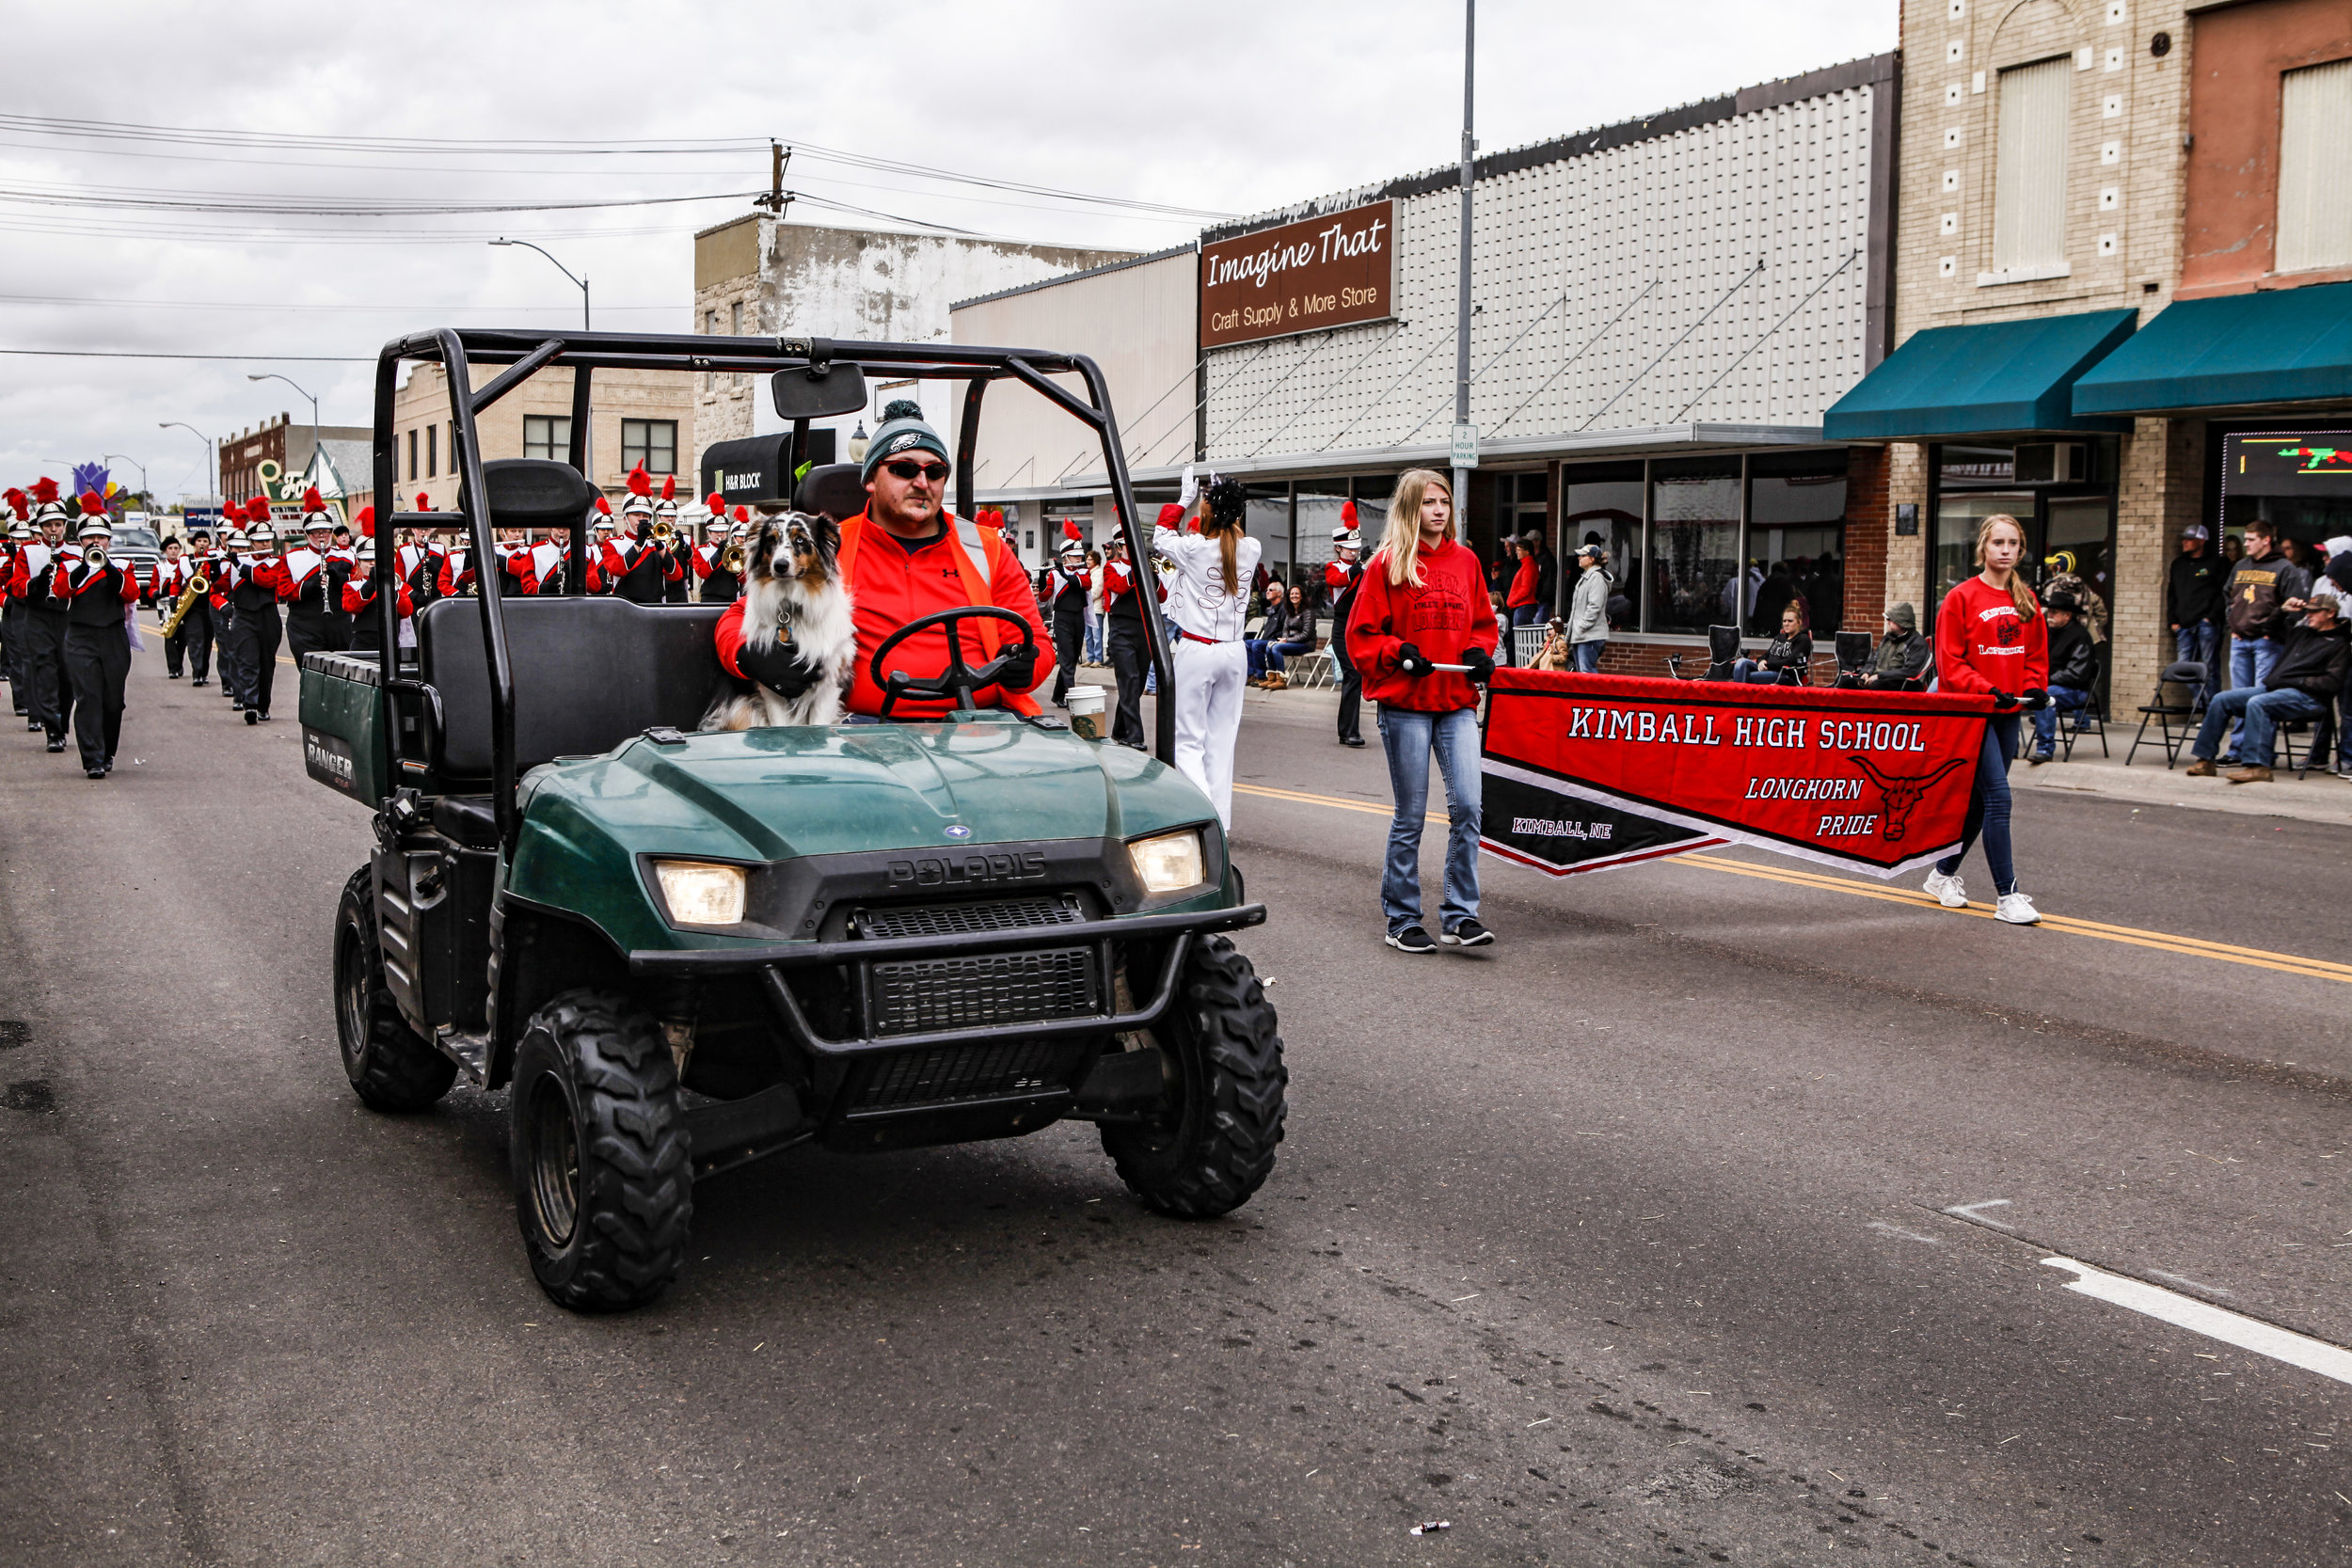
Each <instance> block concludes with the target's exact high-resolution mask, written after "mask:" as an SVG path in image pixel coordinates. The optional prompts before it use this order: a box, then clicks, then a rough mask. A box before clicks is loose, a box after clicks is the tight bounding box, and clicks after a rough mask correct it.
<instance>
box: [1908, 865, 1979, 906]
mask: <svg viewBox="0 0 2352 1568" xmlns="http://www.w3.org/2000/svg"><path fill="white" fill-rule="evenodd" d="M1920 891H1921V892H1923V893H1930V894H1933V895H1935V901H1936V902H1937V903H1939V904H1941V905H1943V906H1944V907H1945V908H1946V909H1947V910H1964V909H1966V908H1967V907H1968V890H1967V889H1966V888H1964V887H1963V886H1961V883H1960V879H1959V878H1958V877H1947V876H1945V875H1944V873H1942V872H1941V871H1931V872H1929V873H1928V880H1927V885H1926V886H1925V887H1923V888H1921V889H1920Z"/></svg>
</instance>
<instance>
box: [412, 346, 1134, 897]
mask: <svg viewBox="0 0 2352 1568" xmlns="http://www.w3.org/2000/svg"><path fill="white" fill-rule="evenodd" d="M405 360H416V361H421V362H427V363H437V364H439V365H440V366H441V367H442V368H443V370H444V371H445V372H447V375H448V381H449V400H450V427H451V452H450V459H451V463H452V465H453V468H454V470H455V472H456V473H457V476H458V513H459V515H462V516H463V517H464V520H465V526H466V531H467V534H468V537H469V545H470V548H471V550H472V554H473V560H474V563H475V565H474V580H475V583H476V584H477V592H478V593H479V594H480V595H481V606H482V635H483V645H484V647H485V649H486V650H487V652H488V657H489V699H490V731H491V756H492V764H491V784H492V788H491V795H490V801H491V805H492V808H493V809H494V810H495V811H496V813H497V817H498V834H499V842H500V845H501V847H502V848H503V849H505V850H507V851H509V852H511V851H512V850H513V848H514V845H515V834H516V827H517V825H518V820H519V818H518V813H517V810H516V798H515V791H516V745H515V675H514V666H513V661H512V659H511V658H510V657H509V654H508V650H507V640H506V625H505V610H504V608H503V605H502V600H503V598H504V594H503V593H502V591H501V583H500V580H499V578H500V574H499V572H498V570H497V569H496V566H497V561H498V555H497V548H496V546H497V539H496V536H495V532H494V531H495V529H496V528H497V527H498V526H499V525H498V524H497V522H496V521H495V520H494V519H493V518H492V517H491V515H490V505H489V498H490V490H489V487H488V485H487V484H486V483H485V478H484V472H483V456H482V443H481V438H480V436H479V426H478V420H480V417H481V415H482V411H483V410H484V409H485V408H488V407H489V406H490V405H491V404H494V403H496V402H498V400H499V399H501V398H502V397H504V396H505V395H506V394H507V393H509V392H511V391H513V390H514V389H515V388H517V387H519V386H521V385H522V384H523V383H524V382H525V381H528V380H529V379H530V378H531V377H532V375H534V374H536V373H537V372H540V371H542V370H547V369H549V368H551V367H554V368H565V369H569V370H570V371H571V372H572V411H571V448H570V451H569V453H568V461H569V463H570V466H571V467H573V468H574V469H576V470H578V471H579V472H580V475H581V476H582V477H583V478H584V479H586V480H588V481H589V483H591V484H592V485H593V483H594V476H593V475H590V474H589V473H588V455H587V449H588V434H589V409H590V399H591V395H592V393H593V390H594V380H595V374H596V372H597V371H599V370H634V371H677V372H685V373H688V374H691V373H693V372H709V373H713V374H721V375H727V374H752V373H758V374H768V375H771V376H773V377H775V378H777V379H778V381H779V384H780V385H779V392H778V403H779V406H780V408H781V406H782V405H783V404H784V403H785V402H786V401H787V395H786V394H787V387H788V384H787V383H784V382H783V378H785V377H788V376H793V375H795V374H799V375H803V376H806V377H807V378H808V379H809V380H811V381H822V380H824V379H825V378H826V377H828V376H829V375H830V374H831V373H832V372H833V370H834V368H835V367H837V366H838V367H850V368H854V369H855V370H856V371H857V372H859V374H860V377H861V379H862V376H863V372H864V369H865V368H866V367H867V366H873V367H876V368H878V369H887V370H888V371H889V372H891V374H892V375H893V376H894V377H898V378H901V379H911V380H922V381H961V382H964V383H966V388H965V391H964V397H963V418H962V421H961V428H960V430H959V433H958V436H957V441H956V475H955V480H956V508H955V510H956V513H957V515H960V516H963V517H969V516H971V515H972V508H973V500H972V495H973V472H972V469H973V459H974V456H975V454H976V452H977V450H978V447H979V437H980V405H981V401H982V399H983V398H984V397H985V396H986V394H987V391H988V388H989V385H990V384H991V383H992V382H996V381H1018V382H1021V383H1023V384H1025V385H1026V386H1028V387H1029V388H1032V389H1034V390H1035V391H1036V392H1037V393H1038V395H1039V396H1041V397H1042V398H1044V399H1045V400H1046V401H1047V402H1049V403H1051V404H1056V405H1057V406H1058V407H1060V408H1062V409H1063V410H1065V411H1066V412H1068V413H1069V414H1070V415H1071V416H1072V417H1073V418H1074V419H1077V420H1080V421H1081V422H1083V423H1085V424H1088V425H1091V426H1092V427H1093V428H1094V431H1095V433H1096V435H1097V436H1098V437H1099V438H1100V439H1101V441H1102V445H1103V462H1104V472H1105V473H1107V474H1108V475H1109V476H1110V486H1111V499H1112V504H1113V505H1114V507H1115V508H1116V509H1117V512H1118V522H1119V530H1120V537H1122V538H1123V539H1124V540H1125V541H1126V544H1127V554H1128V559H1129V560H1131V561H1133V562H1136V563H1137V565H1138V569H1143V568H1144V567H1145V566H1146V564H1147V563H1148V562H1150V561H1151V559H1152V556H1151V541H1150V540H1149V539H1148V538H1147V537H1146V536H1145V534H1144V531H1143V530H1142V529H1141V527H1140V526H1139V524H1138V523H1137V521H1136V499H1135V491H1134V488H1133V485H1132V484H1131V483H1130V482H1129V479H1128V477H1127V461H1126V457H1125V455H1124V454H1123V453H1122V452H1121V451H1120V446H1119V442H1118V440H1117V436H1118V423H1117V420H1115V419H1114V417H1113V415H1112V412H1111V396H1110V388H1109V386H1108V384H1107V383H1105V382H1104V379H1103V372H1102V371H1101V369H1100V368H1099V367H1097V366H1096V364H1095V363H1094V361H1093V360H1092V359H1090V358H1089V357H1088V356H1085V355H1083V354H1057V353H1052V352H1048V351H1045V350H1039V349H1018V348H977V347H972V346H968V345H964V344H948V343H937V344H931V343H923V344H904V343H873V342H858V341H846V340H834V339H825V338H714V337H702V336H695V335H691V334H651V335H648V334H642V333H630V332H564V333H537V332H513V331H501V330H496V329H488V328H468V327H442V328H439V329H438V330H436V331H430V332H414V333H410V334H408V335H407V336H405V337H402V338H395V339H393V340H392V341H390V342H388V343H386V344H385V345H384V348H383V350H382V352H381V353H380V354H379V355H378V356H377V357H376V367H375V474H374V479H375V494H376V496H377V498H378V499H379V505H378V507H377V516H376V534H375V538H376V546H377V547H376V550H375V559H374V565H373V570H372V571H371V573H370V580H371V582H372V584H373V588H374V592H375V603H374V606H373V613H374V614H375V616H376V626H377V631H378V640H377V646H378V647H379V648H381V649H385V650H389V652H388V653H387V655H386V659H385V670H384V679H383V681H382V686H381V691H382V697H381V701H382V703H383V705H384V712H383V726H384V733H385V734H386V735H388V736H389V735H397V734H398V733H400V715H399V712H398V700H399V699H400V698H401V697H404V696H405V697H408V698H411V699H412V700H414V701H416V702H418V703H419V704H421V705H437V693H436V692H435V691H434V690H433V689H432V688H430V687H429V686H427V685H425V684H424V683H423V682H422V681H421V680H414V679H408V678H405V676H402V675H401V674H400V660H399V657H398V646H399V641H398V626H399V605H398V600H399V594H398V593H397V591H396V590H395V589H394V587H393V560H394V557H395V556H396V555H397V553H398V550H397V548H396V546H395V543H394V541H395V539H396V537H397V535H398V532H399V531H400V530H402V529H405V528H428V529H430V528H446V527H447V526H449V522H450V517H451V514H449V513H446V512H403V511H398V510H392V509H390V507H389V505H387V504H383V503H392V502H396V501H397V499H398V498H399V488H398V483H399V471H398V466H397V463H396V461H395V456H396V454H395V451H394V440H393V435H394V432H393V410H392V393H393V389H394V381H395V378H396V377H397V375H398V373H399V369H400V366H401V364H402V362H403V361H405ZM477 364H479V365H501V366H504V367H505V368H504V369H503V370H501V371H500V372H498V373H497V374H496V375H494V376H492V377H491V378H490V379H489V380H488V381H487V382H485V383H484V384H483V386H482V388H480V389H479V390H476V389H475V388H474V387H473V382H472V374H471V367H472V366H474V365H477ZM1057 374H1059V375H1076V376H1080V377H1082V378H1084V380H1085V383H1086V389H1087V395H1088V398H1089V399H1090V400H1091V401H1081V400H1080V399H1078V398H1077V397H1075V396H1073V394H1072V393H1071V391H1070V390H1069V389H1068V388H1065V387H1063V386H1061V385H1060V384H1059V383H1057V382H1055V381H1053V380H1051V379H1049V377H1051V376H1054V375H1057ZM860 406H863V404H862V403H861V404H860ZM809 424H810V420H807V419H801V420H795V421H794V424H793V433H792V434H793V440H792V447H791V458H790V466H794V467H797V465H798V464H799V462H800V461H801V459H802V457H803V454H804V453H805V451H806V449H807V446H808V429H809ZM588 512H589V509H588V508H586V507H582V508H580V510H579V512H578V513H577V515H572V516H571V518H570V522H569V532H570V544H569V546H568V548H567V551H566V561H567V562H568V569H567V571H566V572H565V575H564V583H565V587H564V592H565V594H567V595H573V596H577V595H582V594H586V593H587V591H588V583H587V570H586V562H587V554H588V528H589V515H588ZM533 526H543V525H541V524H539V523H538V522H537V520H536V519H534V520H533ZM1146 580H1148V579H1146ZM1138 597H1139V602H1140V603H1141V605H1142V606H1143V608H1144V616H1143V625H1144V628H1145V644H1146V646H1147V648H1148V649H1149V650H1150V656H1151V659H1152V668H1153V669H1154V670H1155V671H1156V672H1157V673H1158V676H1159V689H1160V690H1161V691H1163V692H1166V691H1168V690H1169V689H1171V682H1172V673H1171V670H1170V658H1169V648H1168V626H1167V623H1166V622H1165V621H1163V620H1162V619H1161V616H1160V612H1159V604H1158V596H1157V595H1156V594H1148V593H1146V594H1139V595H1138ZM1155 719H1156V722H1155V723H1154V725H1153V731H1154V734H1153V736H1152V752H1153V754H1154V755H1155V756H1157V757H1158V758H1159V760H1160V761H1162V762H1164V763H1172V762H1173V760H1174V757H1175V749H1176V710H1175V706H1174V705H1173V704H1171V703H1168V702H1166V701H1163V702H1161V703H1160V704H1159V705H1158V711H1157V714H1156V715H1155Z"/></svg>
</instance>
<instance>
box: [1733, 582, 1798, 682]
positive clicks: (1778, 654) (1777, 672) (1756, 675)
mask: <svg viewBox="0 0 2352 1568" xmlns="http://www.w3.org/2000/svg"><path fill="white" fill-rule="evenodd" d="M1810 620H1811V616H1810V614H1809V612H1808V611H1807V610H1806V608H1805V602H1804V599H1803V598H1802V597H1799V598H1794V599H1790V600H1789V601H1788V603H1787V604H1785V605H1783V606H1781V610H1780V635H1779V636H1778V637H1775V638H1773V639H1772V646H1771V647H1769V648H1766V649H1765V650H1764V657H1763V658H1762V659H1761V660H1760V661H1759V660H1757V659H1753V658H1743V659H1740V660H1738V661H1736V662H1735V663H1734V664H1733V665H1732V667H1731V678H1732V679H1733V680H1736V681H1746V682H1747V683H1748V684H1749V685H1751V686H1777V685H1779V684H1780V683H1781V682H1782V681H1783V680H1784V679H1789V680H1796V681H1798V682H1802V681H1803V680H1804V667H1805V665H1806V664H1808V663H1810V662H1811V661H1812V658H1813V633H1812V630H1811V628H1810V626H1809V625H1808V623H1809V621H1810Z"/></svg>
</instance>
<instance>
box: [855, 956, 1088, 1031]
mask: <svg viewBox="0 0 2352 1568" xmlns="http://www.w3.org/2000/svg"><path fill="white" fill-rule="evenodd" d="M868 985H869V990H868V995H869V996H870V997H871V999H872V1007H871V1022H872V1025H873V1032H874V1033H875V1034H877V1035H918V1034H926V1033H929V1032H930V1031H932V1030H942V1029H972V1028H980V1027H985V1026H987V1025H989V1024H998V1023H1024V1022H1031V1021H1033V1020H1038V1019H1049V1018H1081V1017H1084V1016H1085V1015H1086V1014H1088V1013H1097V1012H1101V1011H1103V1010H1104V1009H1103V999H1102V985H1101V981H1100V977H1099V976H1098V974H1097V973H1096V963H1095V951H1094V949H1093V948H1091V947H1049V948H1043V949H1039V950H1035V951H1030V952H1022V953H989V954H982V955H979V956H977V957H973V958H922V959H916V960H914V961H911V962H907V963H878V964H876V965H874V966H873V971H872V979H871V980H870V981H869V982H868Z"/></svg>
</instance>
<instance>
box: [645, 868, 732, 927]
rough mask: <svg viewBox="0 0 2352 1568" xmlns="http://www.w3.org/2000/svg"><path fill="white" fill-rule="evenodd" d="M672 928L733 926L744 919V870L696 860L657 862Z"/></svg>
mask: <svg viewBox="0 0 2352 1568" xmlns="http://www.w3.org/2000/svg"><path fill="white" fill-rule="evenodd" d="M653 870H654V875H655V876H656V877H657V878H659V879H660V882H661V901H662V902H663V903H664V904H667V905H668V906H669V907H670V924H671V925H673V926H734V925H738V924H739V923H740V922H741V921H742V919H743V889H744V877H743V868H742V867H741V866H739V865H709V864H706V863H702V862H699V861H656V862H654V863H653Z"/></svg>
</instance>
